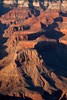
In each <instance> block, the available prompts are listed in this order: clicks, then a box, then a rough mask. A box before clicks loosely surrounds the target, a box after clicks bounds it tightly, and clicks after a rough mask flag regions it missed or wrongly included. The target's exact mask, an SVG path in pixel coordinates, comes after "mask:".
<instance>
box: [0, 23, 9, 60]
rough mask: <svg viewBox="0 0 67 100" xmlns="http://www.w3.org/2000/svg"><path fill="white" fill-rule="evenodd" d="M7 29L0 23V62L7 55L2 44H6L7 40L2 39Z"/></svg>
mask: <svg viewBox="0 0 67 100" xmlns="http://www.w3.org/2000/svg"><path fill="white" fill-rule="evenodd" d="M6 28H7V26H6V24H2V23H1V22H0V60H1V59H3V58H4V57H5V56H7V55H8V53H7V52H6V51H5V49H6V48H7V46H4V45H3V44H4V43H6V41H7V39H8V38H5V37H3V34H4V30H5V29H6Z"/></svg>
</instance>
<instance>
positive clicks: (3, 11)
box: [0, 0, 11, 17]
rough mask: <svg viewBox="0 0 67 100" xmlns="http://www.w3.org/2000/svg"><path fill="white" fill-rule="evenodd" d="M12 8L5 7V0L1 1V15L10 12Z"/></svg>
mask: <svg viewBox="0 0 67 100" xmlns="http://www.w3.org/2000/svg"><path fill="white" fill-rule="evenodd" d="M10 10H11V9H10V8H9V7H5V6H4V4H3V0H2V1H1V3H0V17H1V16H2V15H4V14H5V13H7V12H9V11H10Z"/></svg>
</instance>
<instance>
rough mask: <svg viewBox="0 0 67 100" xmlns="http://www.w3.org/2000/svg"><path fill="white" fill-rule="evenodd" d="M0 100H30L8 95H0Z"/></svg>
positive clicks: (29, 99)
mask: <svg viewBox="0 0 67 100" xmlns="http://www.w3.org/2000/svg"><path fill="white" fill-rule="evenodd" d="M0 100H32V99H31V98H29V97H23V95H22V97H15V96H8V95H2V94H0Z"/></svg>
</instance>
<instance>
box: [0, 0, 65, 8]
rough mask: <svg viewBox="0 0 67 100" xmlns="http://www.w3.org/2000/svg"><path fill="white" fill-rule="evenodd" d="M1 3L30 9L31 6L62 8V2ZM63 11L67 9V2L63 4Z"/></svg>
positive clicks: (10, 0) (1, 0) (13, 0)
mask: <svg viewBox="0 0 67 100" xmlns="http://www.w3.org/2000/svg"><path fill="white" fill-rule="evenodd" d="M0 3H3V4H9V5H17V6H19V7H29V6H36V7H40V6H41V7H43V6H44V7H49V8H52V9H58V8H60V0H59V1H57V2H48V1H47V0H46V1H45V0H43V1H42V0H31V1H30V0H0ZM61 5H62V9H67V1H66V0H64V1H63V2H62V3H61Z"/></svg>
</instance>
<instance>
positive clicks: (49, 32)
mask: <svg viewBox="0 0 67 100" xmlns="http://www.w3.org/2000/svg"><path fill="white" fill-rule="evenodd" d="M62 21H63V19H62V18H55V19H54V23H52V24H49V25H48V26H46V25H45V24H43V23H41V27H42V29H43V30H45V33H44V35H45V36H46V37H47V38H50V39H56V40H57V41H59V38H61V37H62V36H64V34H63V33H62V32H60V28H59V26H58V24H57V22H62ZM55 28H57V29H58V31H57V30H55Z"/></svg>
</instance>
